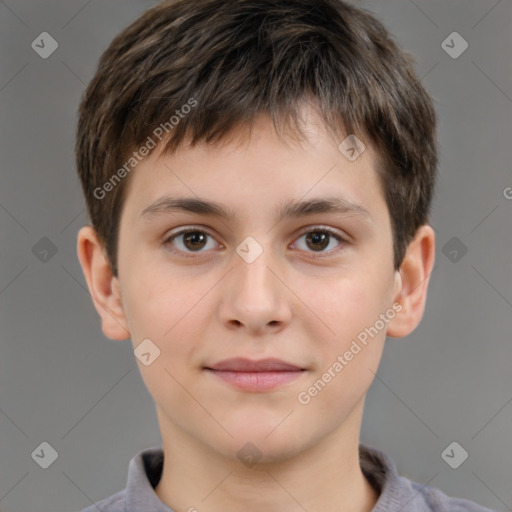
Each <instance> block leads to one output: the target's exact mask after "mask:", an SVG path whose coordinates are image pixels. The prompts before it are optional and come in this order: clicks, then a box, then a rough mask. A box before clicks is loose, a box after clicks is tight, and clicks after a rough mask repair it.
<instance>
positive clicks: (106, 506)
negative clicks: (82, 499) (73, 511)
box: [80, 489, 126, 512]
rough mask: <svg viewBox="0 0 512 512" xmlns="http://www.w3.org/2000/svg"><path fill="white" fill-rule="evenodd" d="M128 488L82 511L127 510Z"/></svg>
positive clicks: (119, 511)
mask: <svg viewBox="0 0 512 512" xmlns="http://www.w3.org/2000/svg"><path fill="white" fill-rule="evenodd" d="M125 505H126V489H123V490H122V491H119V492H117V493H116V494H113V495H112V496H109V497H108V498H105V499H103V500H101V501H98V502H96V503H94V504H93V505H90V506H89V507H87V508H84V509H83V510H81V511H80V512H98V510H101V512H125Z"/></svg>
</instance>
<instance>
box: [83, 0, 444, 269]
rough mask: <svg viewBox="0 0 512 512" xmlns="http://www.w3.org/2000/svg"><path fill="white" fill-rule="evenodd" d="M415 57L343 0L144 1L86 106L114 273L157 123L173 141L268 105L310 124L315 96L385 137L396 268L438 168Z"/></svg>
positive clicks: (99, 225) (206, 138)
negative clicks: (128, 206)
mask: <svg viewBox="0 0 512 512" xmlns="http://www.w3.org/2000/svg"><path fill="white" fill-rule="evenodd" d="M413 62H414V61H413V60H412V58H411V57H410V55H408V54H407V53H405V52H404V51H403V50H401V49H400V48H399V47H398V46H397V45H396V43H395V42H394V41H393V40H392V38H391V37H390V35H389V34H388V32H387V31H386V29H385V28H384V26H383V25H382V23H381V22H379V21H378V20H376V19H375V18H374V17H373V16H372V15H371V14H370V13H368V12H366V11H364V10H362V9H359V8H356V7H354V6H353V5H350V4H348V3H347V2H344V1H342V0H173V1H166V2H162V3H160V4H158V5H157V6H155V7H153V8H151V9H149V10H148V11H146V12H145V13H144V14H143V15H142V16H141V17H140V18H138V19H137V20H136V21H135V22H134V23H132V24H131V25H130V26H129V27H127V28H126V29H124V30H123V31H122V32H121V33H120V34H119V35H117V37H115V39H114V40H113V41H112V43H111V44H110V46H109V48H108V49H107V50H106V51H105V52H104V54H103V55H102V57H101V59H100V61H99V65H98V69H97V72H96V74H95V76H94V77H93V79H92V81H91V82H90V84H89V86H88V87H87V90H86V91H85V93H84V96H83V98H82V101H81V104H80V109H79V121H78V128H77V137H76V148H75V149H76V159H77V167H78V173H79V175H80V179H81V182H82V186H83V190H84V194H85V198H86V202H87V207H88V211H89V216H90V218H91V222H92V225H93V227H94V228H95V230H96V232H97V234H98V238H99V240H100V241H101V243H102V244H103V245H104V246H105V249H106V252H107V256H108V258H109V262H110V264H111V266H112V270H113V272H114V275H117V254H116V253H117V240H118V231H119V221H120V214H121V211H122V205H123V191H124V190H125V187H126V182H127V180H128V178H129V176H127V175H128V173H129V172H130V170H131V168H132V167H134V166H135V163H136V161H135V157H134V153H132V152H134V150H136V149H137V148H141V147H144V146H146V150H147V149H149V150H151V147H152V146H150V139H151V141H153V143H154V142H155V140H154V139H158V138H159V137H155V135H154V134H155V133H160V132H158V130H159V128H158V127H160V131H161V132H162V134H163V131H164V129H165V132H166V133H165V137H163V138H162V139H161V140H163V144H162V145H163V147H164V150H165V151H166V152H172V151H174V150H175V149H176V148H177V147H178V146H179V144H180V143H182V142H184V140H185V138H186V137H188V138H189V139H190V143H191V145H194V144H196V143H197V142H206V143H215V142H217V141H220V140H221V139H225V138H226V136H227V134H228V133H230V132H232V131H233V128H238V127H241V126H242V125H244V126H245V125H250V124H251V122H252V121H254V119H255V117H256V116H257V115H259V114H269V115H270V116H271V118H272V120H273V123H274V126H275V128H276V131H277V132H278V133H279V132H280V128H281V127H282V126H283V125H286V126H293V127H294V128H295V129H296V130H295V132H294V133H299V134H300V133H302V132H301V129H300V121H299V118H300V116H299V112H298V106H299V104H300V103H301V102H302V101H304V100H306V99H308V98H312V99H313V100H314V101H315V103H316V105H317V106H318V107H319V111H320V113H321V116H322V119H323V121H324V123H325V127H326V129H327V130H328V133H330V134H332V135H333V136H335V137H339V136H340V134H341V133H345V134H346V135H347V134H355V135H356V136H358V137H359V138H361V139H362V140H365V139H366V138H368V140H370V141H371V142H372V143H373V144H374V146H375V148H376V150H377V153H378V155H379V160H380V162H379V165H378V167H379V168H378V169H377V170H378V172H379V176H380V179H381V182H382V184H383V188H384V190H385V199H386V203H387V206H388V209H389V212H390V217H391V227H392V231H393V243H394V265H395V268H397V269H398V268H399V266H400V264H401V262H402V259H403V256H404V254H405V250H406V248H407V245H408V244H409V242H410V241H411V240H412V238H413V237H414V234H415V233H416V230H417V229H418V227H419V226H421V225H423V224H425V223H427V222H428V216H429V210H430V204H431V200H432V195H433V189H434V185H435V177H436V170H437V148H436V134H435V128H436V117H435V111H434V108H433V105H432V100H431V98H430V97H429V95H428V93H427V92H426V90H425V89H424V87H423V86H422V84H421V83H420V80H419V79H418V77H417V76H416V74H415V72H414V69H413ZM185 106H187V109H185ZM182 114H186V115H182ZM176 120H178V121H177V122H176ZM155 130H156V132H155ZM338 140H339V141H340V142H341V139H338ZM156 142H158V140H156ZM153 145H154V144H153ZM162 145H161V146H162ZM144 153H146V151H145V152H144ZM130 155H131V156H130ZM137 155H138V153H137ZM139 157H140V155H138V158H139ZM132 160H133V161H132ZM127 163H129V166H127ZM123 164H124V165H123ZM132 164H133V165H132ZM123 169H124V170H123Z"/></svg>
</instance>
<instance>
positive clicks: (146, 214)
mask: <svg viewBox="0 0 512 512" xmlns="http://www.w3.org/2000/svg"><path fill="white" fill-rule="evenodd" d="M175 211H184V212H189V213H195V214H199V215H207V216H211V217H218V218H219V219H224V220H226V221H232V220H233V219H234V218H235V217H236V214H235V211H234V210H230V209H228V208H226V207H224V206H223V205H221V204H219V203H215V202H212V201H208V200H206V199H201V198H198V197H169V196H165V197H161V198H159V199H157V200H156V201H155V202H153V203H151V204H150V205H149V206H148V207H147V208H145V209H144V210H143V211H142V213H141V215H140V216H141V217H142V218H150V217H153V216H154V215H157V214H168V213H173V212H175ZM318 213H338V214H344V215H359V216H363V217H367V218H370V213H369V212H368V210H366V209H365V208H364V207H363V206H361V205H360V204H357V203H354V202H352V201H349V200H348V199H345V198H343V197H325V198H314V199H308V200H305V201H294V200H290V201H288V202H286V203H284V204H283V205H282V206H280V207H278V208H277V209H276V211H275V222H276V223H277V222H281V221H282V220H283V219H285V218H288V217H303V216H306V215H315V214H318Z"/></svg>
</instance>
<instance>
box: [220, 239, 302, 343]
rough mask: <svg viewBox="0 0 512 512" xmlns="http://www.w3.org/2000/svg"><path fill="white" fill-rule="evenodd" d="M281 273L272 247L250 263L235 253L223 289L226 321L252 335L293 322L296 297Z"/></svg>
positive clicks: (273, 329)
mask: <svg viewBox="0 0 512 512" xmlns="http://www.w3.org/2000/svg"><path fill="white" fill-rule="evenodd" d="M278 276H279V277H278ZM282 276H283V272H282V271H281V269H280V267H279V264H278V262H277V260H276V258H273V257H272V254H271V251H270V249H269V250H264V251H263V253H262V254H261V255H260V256H259V257H258V258H257V259H256V260H255V261H252V262H251V263H248V262H247V261H245V260H244V259H242V258H241V257H240V256H239V255H238V254H234V268H233V270H232V271H231V272H229V273H228V274H227V275H226V277H225V278H224V279H225V281H224V283H223V286H222V288H221V292H220V293H221V294H222V298H221V305H220V309H219V312H220V316H221V320H222V322H223V324H224V325H225V326H226V327H227V328H229V329H239V330H246V331H247V333H248V334H253V335H255V334H265V333H271V332H272V333H275V332H278V331H279V330H282V329H283V328H284V327H285V326H286V325H288V324H289V323H290V320H291V317H292V308H291V304H290V301H291V300H292V297H293V294H292V293H291V291H290V290H289V289H288V288H287V286H286V284H285V279H283V277H282Z"/></svg>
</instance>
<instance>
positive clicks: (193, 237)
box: [164, 229, 215, 254]
mask: <svg viewBox="0 0 512 512" xmlns="http://www.w3.org/2000/svg"><path fill="white" fill-rule="evenodd" d="M209 239H210V240H209ZM164 244H165V245H170V246H172V250H173V251H176V252H182V253H189V254H190V253H193V252H196V253H199V252H206V250H207V249H210V248H212V247H214V246H215V242H214V241H213V237H212V236H211V235H210V234H208V233H206V232H205V231H201V230H198V229H188V230H183V231H180V232H178V233H175V234H174V235H172V236H170V237H169V238H168V239H167V240H166V241H165V242H164ZM208 244H210V245H208ZM203 249H204V250H203Z"/></svg>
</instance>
